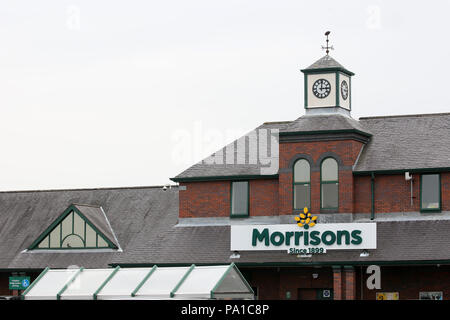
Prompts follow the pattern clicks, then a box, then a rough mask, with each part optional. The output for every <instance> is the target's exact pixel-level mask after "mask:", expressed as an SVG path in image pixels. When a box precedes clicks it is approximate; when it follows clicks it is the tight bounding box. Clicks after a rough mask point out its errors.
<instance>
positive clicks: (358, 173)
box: [353, 167, 450, 176]
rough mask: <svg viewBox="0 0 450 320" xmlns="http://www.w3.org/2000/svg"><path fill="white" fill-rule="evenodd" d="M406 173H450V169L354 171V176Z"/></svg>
mask: <svg viewBox="0 0 450 320" xmlns="http://www.w3.org/2000/svg"><path fill="white" fill-rule="evenodd" d="M405 172H411V173H425V172H450V167H437V168H404V169H386V170H383V169H382V170H361V171H358V170H353V174H354V175H361V176H362V175H369V174H372V173H374V174H403V173H405Z"/></svg>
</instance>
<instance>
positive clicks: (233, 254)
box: [230, 251, 241, 259]
mask: <svg viewBox="0 0 450 320" xmlns="http://www.w3.org/2000/svg"><path fill="white" fill-rule="evenodd" d="M240 257H241V255H240V254H239V251H233V253H232V254H231V256H230V259H239V258H240Z"/></svg>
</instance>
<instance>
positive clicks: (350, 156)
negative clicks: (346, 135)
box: [279, 140, 363, 215]
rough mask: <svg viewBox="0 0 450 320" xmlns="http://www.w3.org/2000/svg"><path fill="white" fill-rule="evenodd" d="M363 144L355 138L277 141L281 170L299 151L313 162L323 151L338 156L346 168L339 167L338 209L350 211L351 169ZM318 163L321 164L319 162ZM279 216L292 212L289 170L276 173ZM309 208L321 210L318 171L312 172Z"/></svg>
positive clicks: (315, 211) (351, 200)
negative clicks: (293, 141) (278, 143)
mask: <svg viewBox="0 0 450 320" xmlns="http://www.w3.org/2000/svg"><path fill="white" fill-rule="evenodd" d="M362 145H363V144H362V143H361V142H358V141H354V140H342V141H323V142H295V143H292V142H290V143H281V144H280V169H287V168H289V164H290V161H291V160H292V159H293V158H294V157H295V156H296V155H298V154H307V155H309V156H310V157H311V158H312V160H313V161H314V163H316V162H318V160H319V158H320V157H321V156H322V155H323V154H324V153H326V152H332V153H334V154H336V155H337V156H339V157H340V159H341V160H342V162H343V166H347V167H348V169H347V170H342V169H340V170H339V212H346V213H350V212H353V205H354V200H353V195H354V193H353V172H352V170H351V166H352V165H353V164H354V163H355V161H356V159H357V157H358V154H359V152H360V150H361V147H362ZM319 165H320V164H319ZM279 180H280V182H279V183H280V185H279V194H280V204H279V210H280V215H283V214H292V196H293V194H292V171H289V172H284V173H280V174H279ZM311 211H312V212H313V213H320V171H313V172H311Z"/></svg>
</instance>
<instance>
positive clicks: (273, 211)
mask: <svg viewBox="0 0 450 320" xmlns="http://www.w3.org/2000/svg"><path fill="white" fill-rule="evenodd" d="M250 215H251V216H274V215H278V180H275V179H272V180H259V179H258V180H250Z"/></svg>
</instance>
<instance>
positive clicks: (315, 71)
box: [300, 67, 355, 76]
mask: <svg viewBox="0 0 450 320" xmlns="http://www.w3.org/2000/svg"><path fill="white" fill-rule="evenodd" d="M300 71H301V72H303V73H305V74H308V73H322V72H327V71H340V72H342V73H345V74H347V75H349V76H354V75H355V74H354V73H353V72H351V71H349V70H347V69H345V68H339V67H332V68H312V69H301V70H300Z"/></svg>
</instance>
